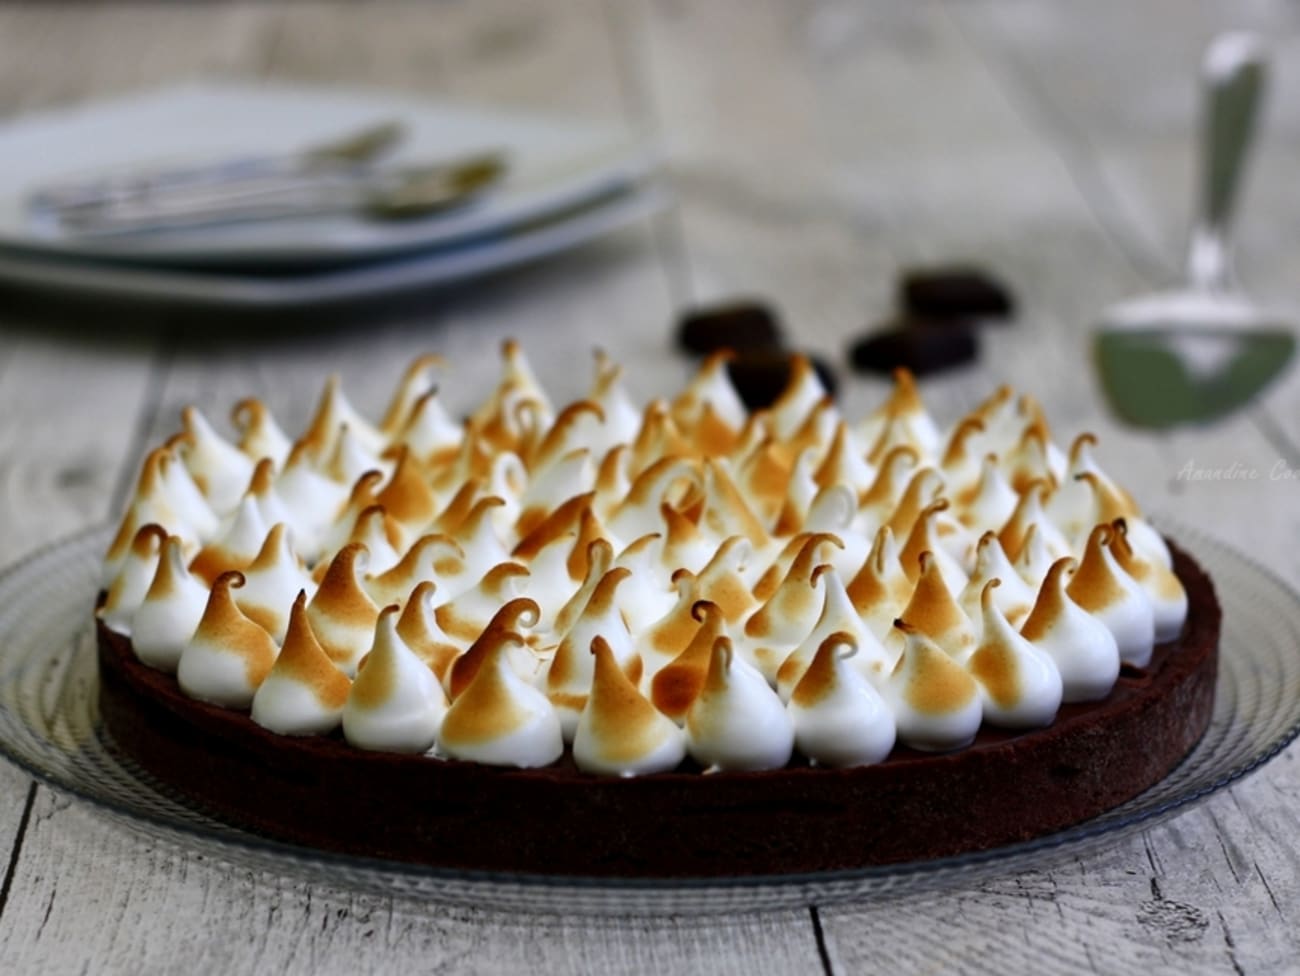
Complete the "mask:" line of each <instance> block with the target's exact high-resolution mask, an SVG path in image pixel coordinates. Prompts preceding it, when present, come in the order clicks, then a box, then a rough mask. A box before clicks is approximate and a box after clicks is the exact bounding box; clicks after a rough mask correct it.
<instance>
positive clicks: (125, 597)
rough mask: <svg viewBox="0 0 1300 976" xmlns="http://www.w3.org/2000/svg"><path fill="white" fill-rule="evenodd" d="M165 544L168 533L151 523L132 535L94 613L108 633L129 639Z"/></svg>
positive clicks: (156, 570)
mask: <svg viewBox="0 0 1300 976" xmlns="http://www.w3.org/2000/svg"><path fill="white" fill-rule="evenodd" d="M166 543H167V530H166V529H164V528H163V527H162V526H161V525H156V524H154V523H152V522H150V523H149V524H148V525H143V526H141V527H140V530H139V531H138V532H136V533H135V536H134V537H133V538H132V540H131V545H130V548H128V549H127V551H126V555H125V556H124V557H123V559H122V561H121V564H120V565H119V567H118V571H117V575H116V576H115V577H114V578H113V581H112V582H111V583H110V584H109V586H108V595H107V596H105V597H104V602H103V604H101V605H100V607H99V609H98V610H97V611H96V614H97V616H98V617H99V619H100V621H101V622H102V623H103V624H104V626H105V627H107V628H108V629H109V630H111V631H113V632H114V633H118V634H122V635H123V636H125V637H130V636H131V624H132V620H133V619H134V617H135V614H136V611H138V610H139V609H140V607H141V605H142V604H143V603H144V601H145V598H146V596H147V595H148V593H149V589H150V586H151V584H152V583H153V579H154V576H155V575H156V574H157V572H158V563H159V560H160V557H161V555H162V551H163V547H164V546H165V545H166Z"/></svg>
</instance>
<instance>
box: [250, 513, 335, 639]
mask: <svg viewBox="0 0 1300 976" xmlns="http://www.w3.org/2000/svg"><path fill="white" fill-rule="evenodd" d="M314 589H315V587H314V586H313V584H312V582H311V577H310V576H308V575H307V573H306V571H304V570H303V568H302V566H300V565H299V563H298V557H297V556H295V555H294V552H293V540H292V537H291V534H290V531H289V527H288V526H287V525H285V524H284V523H283V522H280V523H278V524H276V525H273V526H272V527H271V531H270V532H268V533H267V534H266V540H265V541H264V542H263V543H262V548H261V550H259V551H258V554H257V557H256V558H255V559H254V560H253V561H252V563H250V564H249V566H248V568H247V569H245V570H244V585H243V587H241V588H240V590H239V592H238V594H236V596H235V602H236V603H237V604H239V609H240V610H242V611H243V612H244V614H245V615H246V616H247V617H248V618H249V619H250V620H254V621H256V622H257V623H258V624H260V625H261V626H262V629H264V630H265V631H266V632H267V633H268V634H270V635H271V637H272V639H273V640H274V641H275V642H276V643H277V644H279V643H281V642H283V641H284V635H285V631H286V630H287V629H288V627H289V610H290V608H291V607H292V606H293V599H294V594H296V593H298V592H299V591H300V590H307V591H308V592H311V591H313V590H314Z"/></svg>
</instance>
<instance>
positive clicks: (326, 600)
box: [307, 543, 379, 677]
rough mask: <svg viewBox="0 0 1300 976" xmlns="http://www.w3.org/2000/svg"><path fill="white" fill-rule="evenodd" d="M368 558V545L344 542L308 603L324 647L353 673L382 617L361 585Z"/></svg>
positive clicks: (317, 635)
mask: <svg viewBox="0 0 1300 976" xmlns="http://www.w3.org/2000/svg"><path fill="white" fill-rule="evenodd" d="M368 561H369V555H368V554H367V552H366V548H365V546H363V545H360V544H359V543H352V544H351V545H347V546H344V547H343V548H342V549H340V550H339V552H338V554H337V555H336V556H335V557H334V559H333V560H332V561H331V562H330V564H329V569H328V570H327V571H326V573H325V577H324V579H322V580H321V584H320V586H319V587H318V588H317V590H316V594H315V596H313V597H312V598H311V602H310V603H308V604H307V619H308V620H309V621H310V622H311V627H312V631H313V632H314V633H315V634H316V638H317V640H319V641H320V644H321V647H323V648H325V653H326V654H328V655H329V658H330V660H331V661H333V662H334V663H335V664H336V665H337V666H338V667H339V668H340V669H341V670H342V671H343V673H344V674H346V675H348V676H349V677H351V676H352V675H354V674H356V673H357V665H358V664H359V663H360V662H361V658H362V656H363V655H364V654H365V653H366V651H367V649H368V648H369V647H370V642H371V639H372V637H373V636H374V632H375V621H376V620H378V619H379V607H377V606H375V604H374V601H372V600H371V599H370V597H369V596H367V595H366V591H365V589H364V588H363V587H362V585H361V574H362V573H363V572H365V568H366V565H367V563H368Z"/></svg>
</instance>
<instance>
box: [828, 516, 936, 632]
mask: <svg viewBox="0 0 1300 976" xmlns="http://www.w3.org/2000/svg"><path fill="white" fill-rule="evenodd" d="M900 556H901V550H900V549H899V547H898V544H897V543H896V542H895V541H894V533H893V532H891V531H890V530H889V526H888V525H882V526H881V527H880V528H879V529H877V530H876V538H875V542H874V543H873V544H872V547H871V551H870V552H869V553H868V554H867V558H866V559H865V560H863V563H862V568H861V569H859V570H858V572H857V574H856V575H855V576H854V577H853V579H852V580H851V581H850V582H849V585H848V586H847V587H846V592H847V593H848V595H849V600H850V601H852V603H853V607H854V609H855V610H857V611H858V616H860V617H861V618H862V621H863V623H865V624H866V625H867V629H868V630H870V631H871V633H872V634H873V635H874V636H876V637H877V638H879V639H880V640H882V641H883V640H884V639H885V638H886V637H887V636H888V635H889V632H890V631H891V630H893V627H894V620H895V619H896V618H897V617H898V615H899V614H900V613H901V612H902V610H903V608H904V607H905V606H907V601H908V600H910V599H911V598H912V589H913V587H914V584H913V583H912V581H911V580H910V579H908V578H907V573H906V572H905V571H904V570H903V564H902V560H901V558H900ZM918 568H919V563H918Z"/></svg>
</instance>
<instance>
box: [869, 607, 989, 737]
mask: <svg viewBox="0 0 1300 976" xmlns="http://www.w3.org/2000/svg"><path fill="white" fill-rule="evenodd" d="M896 626H897V627H898V628H899V630H901V631H902V633H903V637H904V643H903V654H902V656H901V657H900V658H899V659H898V664H897V665H896V666H895V667H894V670H893V672H892V673H891V674H890V676H889V680H888V681H887V682H886V683H885V687H884V690H883V694H884V697H885V700H886V701H887V702H888V703H889V704H890V706H891V708H892V709H893V713H894V720H895V722H897V724H898V738H899V739H900V740H901V741H902V742H903V743H904V744H906V745H909V746H911V747H912V748H913V749H919V750H921V751H923V752H946V751H948V750H951V749H960V748H962V747H964V746H967V745H970V743H971V742H972V741H973V740H974V738H975V733H976V732H977V731H979V727H980V721H981V720H982V718H983V714H984V707H983V703H982V701H981V698H980V687H979V684H978V683H977V682H976V681H975V679H974V678H973V677H971V675H970V673H969V672H967V670H966V669H965V668H964V667H962V666H961V665H960V664H958V663H957V662H956V661H955V660H953V659H952V657H950V656H949V655H948V654H947V653H946V652H945V651H944V650H943V649H942V648H940V647H939V645H938V644H936V643H934V641H932V640H931V639H930V638H929V637H927V636H926V635H925V634H924V633H922V632H921V631H920V630H919V629H917V628H915V627H913V626H911V625H909V624H907V623H904V622H903V621H902V620H900V621H898V623H897V625H896Z"/></svg>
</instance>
